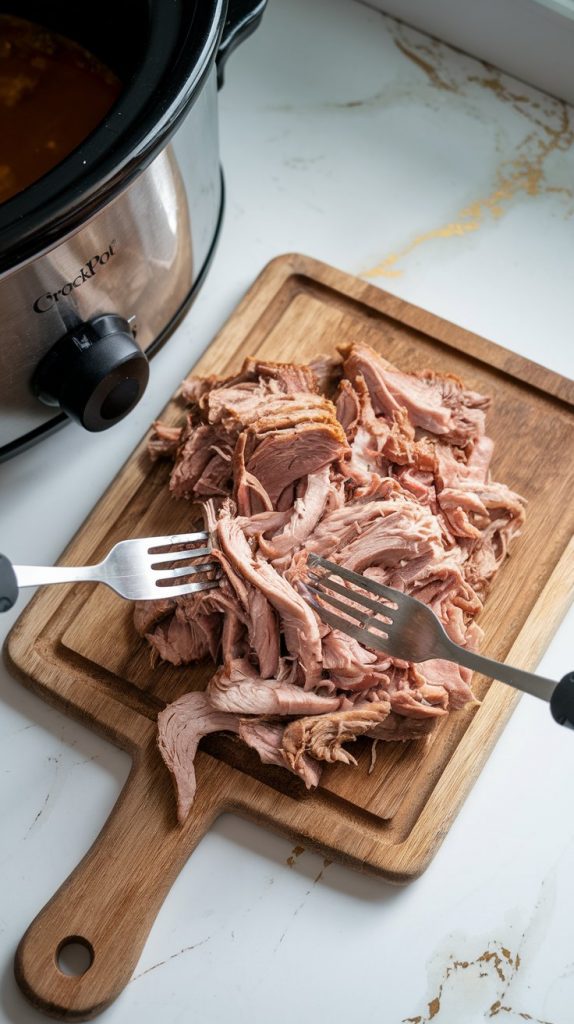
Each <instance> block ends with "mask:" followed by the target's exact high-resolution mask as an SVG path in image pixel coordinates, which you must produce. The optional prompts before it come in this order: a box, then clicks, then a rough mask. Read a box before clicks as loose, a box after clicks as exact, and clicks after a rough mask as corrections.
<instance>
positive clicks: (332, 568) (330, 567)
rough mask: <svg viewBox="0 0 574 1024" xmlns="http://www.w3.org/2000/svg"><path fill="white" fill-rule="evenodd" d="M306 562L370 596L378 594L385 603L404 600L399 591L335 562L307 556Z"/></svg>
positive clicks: (316, 556)
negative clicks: (353, 584)
mask: <svg viewBox="0 0 574 1024" xmlns="http://www.w3.org/2000/svg"><path fill="white" fill-rule="evenodd" d="M307 560H308V563H309V565H320V566H321V567H322V568H323V569H326V570H327V572H330V573H333V574H334V575H335V576H341V577H342V579H344V580H349V583H355V584H356V585H357V586H359V587H363V589H364V590H368V591H369V592H370V593H371V594H378V595H379V596H380V597H384V598H386V600H387V601H394V603H395V604H399V603H400V601H401V600H405V598H406V595H405V594H402V593H401V592H400V591H397V590H393V588H392V587H385V585H384V584H383V583H375V581H374V580H369V579H367V577H366V576H360V575H359V574H358V573H356V572H352V571H351V569H345V568H343V566H342V565H337V564H336V563H335V562H329V561H327V559H326V558H322V557H321V556H320V555H309V557H308V559H307ZM407 600H408V599H407Z"/></svg>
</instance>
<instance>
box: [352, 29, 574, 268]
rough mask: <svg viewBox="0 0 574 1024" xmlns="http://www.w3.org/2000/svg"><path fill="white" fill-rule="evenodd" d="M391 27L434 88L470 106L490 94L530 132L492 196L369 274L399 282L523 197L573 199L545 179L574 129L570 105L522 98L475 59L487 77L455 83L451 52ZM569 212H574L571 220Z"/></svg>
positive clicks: (501, 170)
mask: <svg viewBox="0 0 574 1024" xmlns="http://www.w3.org/2000/svg"><path fill="white" fill-rule="evenodd" d="M389 23H390V24H391V25H392V26H394V29H392V31H393V38H394V42H395V45H396V46H397V48H398V49H399V50H400V51H401V53H403V54H404V55H405V56H406V57H407V58H408V59H409V60H411V61H412V62H413V63H415V64H416V66H417V67H419V68H420V69H421V70H422V71H423V72H424V74H425V75H426V77H427V79H428V81H429V83H430V85H431V86H432V87H433V88H435V89H442V90H443V91H444V90H446V91H448V92H452V93H456V94H458V95H463V96H464V98H465V99H466V100H468V99H469V98H472V89H473V88H475V87H477V86H478V87H479V88H480V89H487V90H489V91H490V92H491V93H493V94H494V95H495V96H496V98H497V99H498V100H499V101H500V102H502V103H506V104H508V105H509V106H511V107H512V109H513V110H514V111H516V113H518V114H519V115H520V116H521V117H523V118H524V119H525V120H526V122H527V124H528V127H529V129H530V130H529V131H528V133H527V134H526V135H525V137H524V138H523V139H522V141H521V142H520V143H519V144H518V145H517V146H516V149H515V151H514V155H513V156H512V157H509V158H507V159H505V160H503V161H502V162H501V163H500V165H499V167H498V169H497V171H496V176H495V181H494V185H493V188H492V190H491V191H490V192H489V193H488V195H486V196H484V197H483V198H479V199H475V200H473V202H472V203H469V204H468V205H467V206H465V207H463V208H462V209H461V210H459V211H458V212H457V213H456V215H455V217H454V218H453V219H452V220H450V221H448V222H447V223H446V224H442V225H440V226H438V227H434V228H430V229H429V230H427V231H424V232H422V233H421V234H419V235H417V236H416V237H415V238H413V239H411V240H410V241H409V242H407V243H406V244H405V245H404V246H402V247H401V248H400V249H398V250H397V251H396V252H392V253H390V254H389V255H387V256H385V257H384V258H383V259H382V260H380V262H379V263H377V265H376V266H374V267H371V268H370V269H369V270H365V271H363V276H365V277H399V276H400V275H401V274H403V273H404V269H403V268H402V267H401V266H400V264H401V263H403V262H404V261H405V260H406V259H407V257H408V256H410V254H411V253H412V252H413V251H414V250H415V249H418V248H419V247H420V246H421V245H425V244H426V243H428V242H431V241H435V240H438V239H445V238H460V237H462V236H463V235H467V234H469V233H471V232H474V231H478V230H479V229H480V227H481V226H482V225H483V224H484V222H485V220H486V219H490V218H494V219H495V220H496V219H499V218H500V217H502V216H503V215H504V213H505V212H506V210H507V209H508V206H509V205H510V204H511V203H512V202H513V201H514V200H516V199H517V198H518V197H520V196H529V197H532V196H538V195H541V194H542V193H552V194H557V195H564V196H566V197H568V198H570V199H572V198H573V197H574V193H573V191H572V189H571V188H569V187H567V186H559V185H550V184H548V183H547V182H546V179H545V164H546V161H547V159H548V157H549V156H550V155H551V154H552V153H555V152H563V153H566V152H569V151H570V150H571V149H572V146H573V144H574V126H573V125H572V123H571V117H570V108H569V107H568V106H567V105H566V104H565V103H563V102H562V101H561V100H557V99H554V98H553V97H551V96H546V95H545V94H543V93H537V92H535V91H534V90H528V91H525V92H516V91H514V87H513V84H511V80H509V79H507V76H505V75H503V73H502V72H500V71H498V69H497V68H493V67H491V66H490V65H488V64H485V63H484V62H478V61H476V60H474V59H472V58H465V59H466V60H468V62H469V65H470V66H472V69H473V71H474V70H475V69H476V67H477V65H478V66H479V67H480V66H481V65H482V67H483V68H484V74H483V75H477V74H468V73H467V74H463V76H462V78H461V81H460V82H458V83H455V82H453V81H452V79H451V77H449V74H448V70H447V69H446V68H445V67H444V66H443V61H444V58H445V57H448V56H451V57H452V55H453V49H452V48H451V47H450V46H448V45H447V44H446V43H441V42H439V41H438V40H436V39H432V38H430V37H428V39H427V38H426V37H424V36H421V35H420V34H419V33H418V32H415V31H413V30H411V29H408V28H407V26H405V25H402V24H401V23H399V22H393V21H392V20H391V19H389ZM459 56H460V55H459ZM463 90H464V91H463ZM569 212H570V208H569V210H567V211H566V214H565V216H568V215H569Z"/></svg>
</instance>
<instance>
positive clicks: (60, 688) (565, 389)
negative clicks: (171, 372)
mask: <svg viewBox="0 0 574 1024" xmlns="http://www.w3.org/2000/svg"><path fill="white" fill-rule="evenodd" d="M353 338H356V339H358V340H363V341H366V342H368V343H369V344H371V345H373V346H374V347H375V348H376V349H378V350H379V351H381V352H382V353H383V354H384V355H385V356H386V357H388V358H389V359H390V360H391V361H393V362H395V363H396V364H397V366H399V367H401V368H402V369H405V370H414V369H419V368H422V367H427V366H428V367H432V368H434V369H437V370H446V371H452V372H454V373H458V374H459V375H460V376H461V377H463V378H464V380H465V381H466V382H467V384H468V385H469V386H470V387H472V388H476V389H477V390H480V391H484V392H486V393H487V394H490V395H492V398H493V408H492V410H491V411H490V413H489V417H488V429H489V433H490V434H491V435H492V436H493V437H494V439H495V442H496V449H495V456H494V463H493V470H494V474H495V477H496V478H497V479H500V480H503V481H505V482H506V483H507V484H509V485H510V486H511V487H512V488H513V489H515V490H517V491H518V492H520V493H521V494H523V495H524V496H525V497H526V498H527V499H528V507H527V523H526V527H525V529H524V532H523V535H522V536H521V537H520V538H519V539H518V540H517V541H516V542H515V544H514V545H513V547H512V552H511V557H510V558H509V559H508V560H507V562H506V564H505V565H504V567H503V568H502V570H501V571H500V573H499V575H498V577H497V579H496V581H495V584H494V587H493V590H492V593H491V594H490V596H489V599H488V602H487V606H486V609H485V612H484V614H483V615H482V617H481V625H482V626H483V628H484V630H485V634H486V635H485V641H484V647H483V649H484V651H485V652H486V653H488V654H489V655H491V656H492V657H495V658H498V659H500V660H505V659H507V660H508V661H509V662H510V663H511V664H516V665H517V666H520V667H522V668H527V669H532V668H534V667H535V666H536V664H537V662H538V660H539V658H540V656H541V655H542V653H543V651H544V649H545V647H546V645H547V643H548V641H549V639H550V637H551V636H552V634H553V632H554V630H555V629H556V627H557V625H558V623H559V622H560V619H561V617H562V615H563V614H564V613H565V611H566V609H567V607H568V604H569V602H570V600H571V599H572V595H573V593H574V542H573V541H572V536H573V533H574V505H573V504H572V501H571V495H572V493H573V489H574V468H573V466H572V460H571V459H570V460H568V459H564V458H561V457H560V456H561V454H563V453H565V452H567V451H570V452H571V451H572V450H573V447H574V411H573V407H574V384H573V383H572V382H571V381H567V380H565V379H564V378H561V377H559V376H557V375H556V374H554V373H552V372H551V371H549V370H546V369H544V368H542V367H540V366H536V365H535V364H533V363H530V362H528V361H526V360H524V359H522V358H521V357H520V356H517V355H514V354H513V353H511V352H507V351H506V350H505V349H502V348H500V347H499V346H497V345H494V344H493V343H491V342H488V341H485V340H484V339H482V338H479V337H477V336H476V335H473V334H470V333H469V332H467V331H463V330H462V329H460V328H458V327H455V326H454V325H453V324H449V323H446V322H445V321H444V320H441V319H439V318H437V317H435V316H432V315H431V314H429V313H426V312H424V311H423V310H420V309H417V308H416V307H414V306H411V305H409V304H408V303H405V302H403V301H402V300H400V299H398V298H396V297H394V296H392V295H389V294H388V293H386V292H383V291H381V290H380V289H378V288H375V287H373V286H371V285H368V284H365V283H364V282H362V281H360V280H358V279H355V278H352V277H349V276H348V275H345V274H342V273H340V272H339V271H336V270H334V269H332V268H330V267H328V266H325V265H324V264H321V263H318V262H316V261H313V260H311V259H308V258H305V257H302V256H297V255H289V256H282V257H279V258H278V259H276V260H274V261H273V262H272V263H270V264H269V265H268V266H267V267H266V268H265V270H264V271H263V272H262V274H261V275H260V277H259V278H258V279H257V281H256V282H255V284H254V285H253V287H252V288H251V290H250V291H249V293H248V294H247V295H246V297H245V298H244V300H243V301H242V302H241V304H240V306H239V307H238V309H237V310H236V312H235V313H234V314H233V316H232V317H231V318H230V320H229V321H228V323H227V324H226V325H225V326H224V328H223V330H222V331H221V332H220V334H219V335H218V337H217V338H216V340H215V341H214V342H213V344H212V345H211V346H210V347H209V348H208V349H207V351H206V352H205V354H204V356H203V357H202V359H201V360H200V362H199V364H198V365H197V366H196V367H195V368H194V370H195V372H199V373H203V374H208V373H219V374H225V373H229V372H231V371H234V370H237V369H238V368H239V366H240V364H241V362H242V360H243V358H244V357H245V356H246V355H255V354H257V355H260V356H262V357H267V358H270V359H274V360H281V359H286V360H296V361H301V362H304V361H305V360H308V359H310V358H312V357H314V356H316V355H317V354H318V353H332V352H333V351H334V348H335V345H336V344H337V343H340V342H344V341H349V340H351V339H353ZM181 417H182V406H181V404H180V403H179V402H178V401H177V400H176V399H174V400H173V401H172V402H171V403H170V405H169V406H168V408H167V409H166V410H165V411H164V413H163V414H162V418H164V419H165V420H167V421H168V422H170V423H177V422H179V421H180V419H181ZM168 472H169V466H168V465H167V464H163V463H161V462H160V463H155V464H152V463H150V462H149V461H148V459H147V456H146V452H145V444H144V442H142V444H141V445H140V446H139V447H138V448H137V449H136V451H135V452H134V453H133V455H132V457H131V458H130V459H129V461H128V463H127V464H126V465H125V466H124V468H123V469H122V471H121V472H120V474H119V475H118V477H117V478H116V480H115V481H114V482H113V484H112V485H111V487H110V488H109V490H108V491H107V492H106V494H105V495H104V496H103V498H102V499H101V501H100V502H99V503H98V505H97V506H96V508H95V509H94V511H93V512H92V514H91V516H90V517H89V519H88V520H87V521H86V523H85V524H84V525H83V527H82V528H81V530H80V531H79V533H78V534H77V536H76V537H75V538H74V540H73V541H72V543H71V544H70V546H69V547H68V548H67V550H66V551H65V552H64V555H63V556H62V563H63V564H82V563H86V562H91V561H96V560H99V559H100V558H102V557H103V556H104V555H105V553H106V552H107V551H108V550H109V548H110V547H111V546H112V544H114V543H115V542H116V541H118V540H121V539H123V538H125V537H137V536H146V535H150V534H156V533H157V534H165V533H171V532H173V533H176V532H178V531H180V530H185V531H187V530H188V529H189V528H190V525H191V522H192V521H193V516H192V512H191V509H190V506H189V505H188V504H187V503H185V502H184V501H175V500H173V499H171V498H169V497H168V494H167V490H166V481H167V477H168ZM7 658H8V661H9V664H10V665H11V668H12V670H13V671H15V672H16V673H17V674H18V675H19V676H20V677H21V678H22V680H23V682H25V683H26V684H27V685H28V686H31V687H32V688H33V689H34V690H36V692H37V693H38V694H39V695H40V696H42V697H43V698H44V699H45V700H48V701H50V702H51V703H53V704H55V705H57V706H58V707H60V708H61V709H62V710H63V711H65V712H66V713H68V714H72V715H74V716H76V717H77V718H79V719H80V720H81V721H83V722H84V723H85V724H88V725H90V726H92V727H93V728H95V729H97V730H98V731H99V732H101V733H103V734H104V735H105V736H107V737H108V738H109V739H110V740H112V741H113V742H114V743H116V744H118V745H119V746H121V747H123V748H124V749H126V750H128V751H129V752H130V754H131V755H132V758H133V767H132V771H131V774H130V776H129V779H128V781H127V783H126V785H125V787H124V790H123V792H122V794H121V796H120V799H119V801H118V803H117V805H116V807H115V808H114V810H113V812H112V814H111V816H110V818H109V820H108V821H107V822H106V824H105V825H104V828H103V830H102V832H101V833H100V835H99V837H98V839H97V840H96V842H95V843H94V845H93V847H92V848H91V850H90V851H89V852H88V854H87V855H86V857H85V858H84V859H83V861H82V862H81V863H80V865H79V866H78V868H77V869H76V870H75V871H74V872H73V873H72V875H71V876H70V877H69V878H68V880H67V881H66V882H65V883H64V885H63V886H62V887H61V888H60V890H59V891H58V892H57V893H56V894H55V896H54V897H53V899H52V900H51V901H50V903H49V904H48V905H47V906H46V907H45V908H44V909H43V910H42V911H41V912H40V913H39V915H38V916H37V918H36V919H35V920H34V921H33V922H32V924H31V925H30V927H29V929H28V931H27V932H26V935H25V936H24V938H23V939H22V942H21V944H20V947H19V949H18V953H17V958H16V968H15V969H16V975H17V979H18V981H19V984H20V986H21V988H22V989H23V991H24V992H25V993H26V995H27V996H28V998H29V999H30V1000H31V1002H32V1003H33V1004H34V1005H35V1006H37V1007H39V1008H40V1009H42V1010H43V1011H44V1012H46V1013H49V1014H52V1015H54V1016H56V1017H61V1018H65V1019H68V1020H83V1019H87V1018H89V1017H92V1016H94V1015H95V1014H97V1013H98V1012H100V1011H101V1010H102V1009H104V1007H106V1006H107V1005H108V1004H109V1003H110V1002H111V1001H112V1000H113V999H114V998H115V997H116V996H117V995H118V994H119V993H120V992H121V990H122V989H123V987H124V986H125V985H126V984H127V982H128V981H129V978H130V976H131V974H132V972H133V969H134V967H135V965H136V963H137V960H138V958H139V956H140V953H141V950H142V947H143V944H144V942H145V939H146V936H147V934H148V932H149V929H150V928H151V926H152V924H153V921H154V919H155V917H156V914H157V912H158V910H159V907H160V905H161V903H162V900H163V899H164V897H165V895H166V893H167V892H168V890H169V887H170V886H171V884H172V882H173V880H174V879H175V877H176V875H177V873H178V872H179V871H180V869H181V868H182V866H183V864H184V863H185V862H186V860H187V858H188V857H189V854H190V853H191V851H192V850H193V848H194V847H195V845H196V844H197V842H198V841H199V839H200V838H201V836H202V835H204V833H205V832H206V830H207V829H208V828H209V827H210V824H211V823H212V822H213V820H214V819H215V818H216V817H217V815H218V814H220V813H221V812H223V811H233V812H236V813H238V814H241V815H245V816H248V817H250V818H252V819H255V820H256V821H257V822H260V823H261V824H262V825H264V826H266V827H270V828H273V829H276V830H279V831H280V832H282V833H284V834H286V835H288V836H290V837H292V838H293V839H295V840H296V841H297V842H302V843H304V844H305V845H309V846H312V847H314V848H316V849H318V850H320V851H322V852H323V853H324V854H325V855H326V856H328V857H330V858H337V859H339V860H341V861H344V862H346V863H347V864H349V865H351V866H353V867H356V868H359V869H366V870H371V871H374V872H377V873H379V874H380V875H382V876H383V877H385V878H386V879H389V880H391V881H394V882H406V881H408V880H410V879H412V878H415V877H416V876H417V875H419V874H420V873H421V871H423V870H424V868H425V867H426V866H427V864H428V863H429V861H430V859H431V857H432V856H433V854H434V853H435V852H436V850H437V848H438V846H439V844H440V842H441V840H442V839H443V837H444V835H445V833H446V832H447V830H448V828H449V825H450V823H451V822H452V820H453V818H454V816H455V815H456V813H457V811H458V809H459V807H460V805H461V803H462V801H463V800H464V798H465V796H466V794H467V793H468V791H469V789H470V787H471V786H472V784H473V782H474V780H475V779H476V777H477V775H478V773H479V771H480V769H481V766H482V765H483V764H484V761H485V760H486V758H487V757H488V754H489V752H490V750H491V749H492V747H493V745H494V743H495V742H496V739H497V737H498V735H499V733H500V730H501V729H502V727H503V725H504V723H505V721H506V720H507V718H508V716H509V714H510V713H511V711H512V708H513V707H514V705H515V703H516V700H517V694H516V693H515V692H514V691H513V690H511V689H509V688H507V687H505V686H503V685H502V684H497V683H494V684H491V683H490V682H489V681H488V680H486V679H480V678H479V679H477V680H475V690H476V692H477V694H478V695H479V696H480V697H481V698H482V703H481V704H480V706H477V707H472V708H468V709H466V710H464V711H461V712H456V713H453V714H452V715H450V716H449V717H448V719H447V720H446V721H444V722H443V723H442V724H441V726H440V728H439V730H438V731H437V733H436V734H435V736H434V737H433V740H432V742H429V741H427V742H426V743H419V744H415V743H411V744H386V745H383V744H379V754H378V759H377V764H376V766H375V770H374V771H373V772H372V773H371V774H368V772H367V764H368V760H369V749H368V747H367V745H365V746H364V747H363V748H362V749H361V748H359V749H361V753H360V764H359V767H358V768H357V769H354V770H353V769H350V768H347V767H345V766H333V767H329V768H328V769H327V770H326V771H325V772H324V774H323V779H322V782H321V786H320V788H319V790H318V791H317V792H316V793H313V794H308V793H307V792H306V791H305V790H304V789H303V788H302V784H301V783H300V781H299V780H298V779H297V778H295V777H292V776H290V775H289V774H288V773H287V772H285V771H283V770H282V769H279V768H270V767H265V766H263V765H261V764H260V763H259V760H258V758H257V755H255V754H254V753H253V752H251V751H248V750H247V749H246V748H244V747H243V745H242V744H241V743H239V742H238V741H237V740H236V739H234V738H229V737H210V738H209V739H208V740H205V741H204V742H203V744H202V749H201V750H200V753H199V755H198V759H197V776H198V791H197V798H196V802H195V804H194V807H193V811H192V813H191V815H190V818H189V820H188V822H187V823H186V825H185V826H184V827H183V828H179V827H178V826H177V823H176V816H175V801H174V797H173V793H172V789H171V782H170V778H169V775H168V773H167V770H165V768H164V766H163V763H162V762H161V759H160V757H159V754H158V752H157V750H156V743H155V719H156V716H157V712H158V711H159V710H160V709H161V708H162V707H163V706H164V705H165V703H166V702H168V701H170V700H173V699H174V698H175V697H176V696H178V695H179V694H181V693H184V692H186V691H187V690H190V689H197V688H202V687H203V686H205V683H206V681H207V679H208V678H209V675H210V673H211V672H212V671H213V665H212V664H211V663H208V662H205V663H202V664H201V665H199V666H197V667H194V668H174V667H172V666H169V665H160V666H158V667H157V668H155V669H152V667H151V664H150V658H149V652H148V650H147V647H146V646H145V644H144V643H143V642H142V641H141V640H139V638H138V637H137V636H136V635H135V633H134V630H133V626H132V622H131V607H130V606H129V605H128V604H126V603H125V602H122V601H121V600H120V599H119V598H118V597H116V596H115V595H114V594H113V593H112V592H111V591H109V590H106V589H105V588H104V587H102V586H98V587H96V588H94V587H91V586H90V585H85V584H84V585H76V586H73V587H72V586H66V587H60V588H52V589H50V588H46V589H45V590H43V591H41V592H39V593H38V594H37V595H36V597H35V598H34V600H33V601H32V602H31V604H30V605H29V607H28V608H27V610H26V611H25V612H24V614H23V615H22V616H21V618H20V619H19V620H18V622H17V623H16V625H15V627H14V629H13V631H12V633H11V635H10V637H9V641H8V645H7ZM566 667H569V666H566ZM540 713H541V714H547V713H548V711H547V709H546V708H545V707H544V706H543V705H541V706H540ZM71 936H77V937H80V938H81V939H82V940H83V941H84V942H85V943H87V944H88V945H89V946H90V947H91V949H92V951H93V963H92V965H91V967H90V968H89V969H88V970H87V971H86V973H85V974H83V975H82V976H80V977H71V976H68V975H65V974H63V973H61V972H60V970H59V969H58V966H57V951H58V948H59V946H60V945H61V944H62V943H63V942H64V941H65V940H66V939H68V938H70V937H71Z"/></svg>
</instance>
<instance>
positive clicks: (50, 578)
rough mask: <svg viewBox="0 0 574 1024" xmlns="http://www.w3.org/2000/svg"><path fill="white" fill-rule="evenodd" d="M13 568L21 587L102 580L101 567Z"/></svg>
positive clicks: (43, 566)
mask: <svg viewBox="0 0 574 1024" xmlns="http://www.w3.org/2000/svg"><path fill="white" fill-rule="evenodd" d="M12 568H13V570H14V573H15V576H16V582H17V584H18V586H19V587H41V586H44V585H45V584H47V583H81V582H84V581H87V582H93V583H95V582H97V581H98V580H101V566H100V565H14V566H12Z"/></svg>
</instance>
